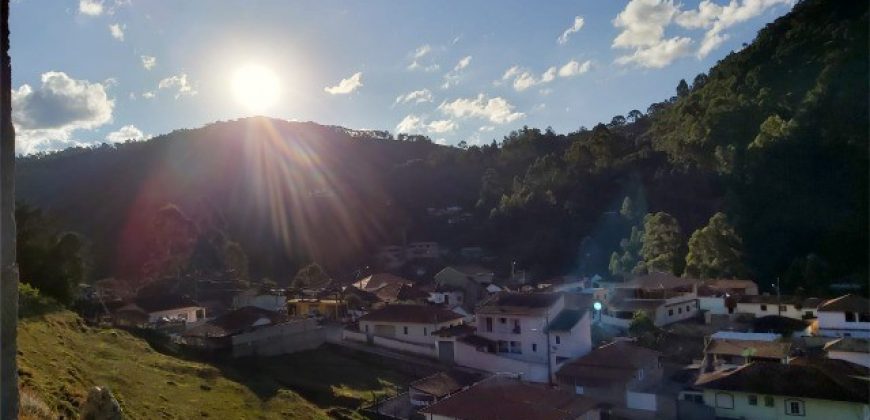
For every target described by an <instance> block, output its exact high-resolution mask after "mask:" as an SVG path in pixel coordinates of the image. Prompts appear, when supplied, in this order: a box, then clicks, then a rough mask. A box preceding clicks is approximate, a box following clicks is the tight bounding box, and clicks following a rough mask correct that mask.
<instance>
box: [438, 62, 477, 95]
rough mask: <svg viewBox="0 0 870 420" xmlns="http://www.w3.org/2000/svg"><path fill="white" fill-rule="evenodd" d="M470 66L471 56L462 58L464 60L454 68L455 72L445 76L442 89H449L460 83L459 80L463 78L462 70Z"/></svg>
mask: <svg viewBox="0 0 870 420" xmlns="http://www.w3.org/2000/svg"><path fill="white" fill-rule="evenodd" d="M469 64H471V56H470V55H467V56H465V57H462V59H461V60H459V62H458V63H456V65H455V66H453V70H452V71H449V72H447V74H445V75H444V83H443V84H442V85H441V88H442V89H447V88H449V87H450V86H453V85H456V84H457V83H459V78H460V77H461V76H462V70H463V69H465V68H466V67H468V65H469Z"/></svg>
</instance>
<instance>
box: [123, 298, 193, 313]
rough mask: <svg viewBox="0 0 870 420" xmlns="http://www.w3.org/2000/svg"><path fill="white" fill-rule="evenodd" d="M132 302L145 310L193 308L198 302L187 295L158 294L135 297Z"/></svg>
mask: <svg viewBox="0 0 870 420" xmlns="http://www.w3.org/2000/svg"><path fill="white" fill-rule="evenodd" d="M133 303H135V304H136V306H138V307H140V308H142V310H144V311H145V312H159V311H168V310H170V309H178V308H193V307H198V306H199V304H198V303H196V302H195V301H194V300H193V299H191V298H189V297H187V296H177V295H160V296H143V297H137V298H136V299H135V300H134V301H133Z"/></svg>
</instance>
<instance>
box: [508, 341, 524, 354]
mask: <svg viewBox="0 0 870 420" xmlns="http://www.w3.org/2000/svg"><path fill="white" fill-rule="evenodd" d="M511 353H513V354H523V345H522V343H520V342H519V341H511Z"/></svg>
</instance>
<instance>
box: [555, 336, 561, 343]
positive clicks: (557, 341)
mask: <svg viewBox="0 0 870 420" xmlns="http://www.w3.org/2000/svg"><path fill="white" fill-rule="evenodd" d="M561 341H562V340H561V338H559V336H558V335H557V336H556V344H562V343H561Z"/></svg>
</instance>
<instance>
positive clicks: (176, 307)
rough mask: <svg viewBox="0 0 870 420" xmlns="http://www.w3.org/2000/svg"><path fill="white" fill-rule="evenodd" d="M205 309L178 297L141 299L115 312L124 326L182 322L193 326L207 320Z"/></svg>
mask: <svg viewBox="0 0 870 420" xmlns="http://www.w3.org/2000/svg"><path fill="white" fill-rule="evenodd" d="M205 316H206V313H205V308H204V307H202V306H200V305H199V304H197V303H196V302H194V301H193V300H191V299H188V298H185V297H177V296H153V297H140V298H136V300H135V301H133V302H131V303H129V304H127V305H124V306H122V307H120V308H118V310H117V311H116V312H115V317H116V319H118V320H119V322H120V323H122V324H134V325H140V324H156V323H159V322H180V323H184V324H187V325H192V324H195V323H197V322H200V321H204V320H205Z"/></svg>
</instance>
